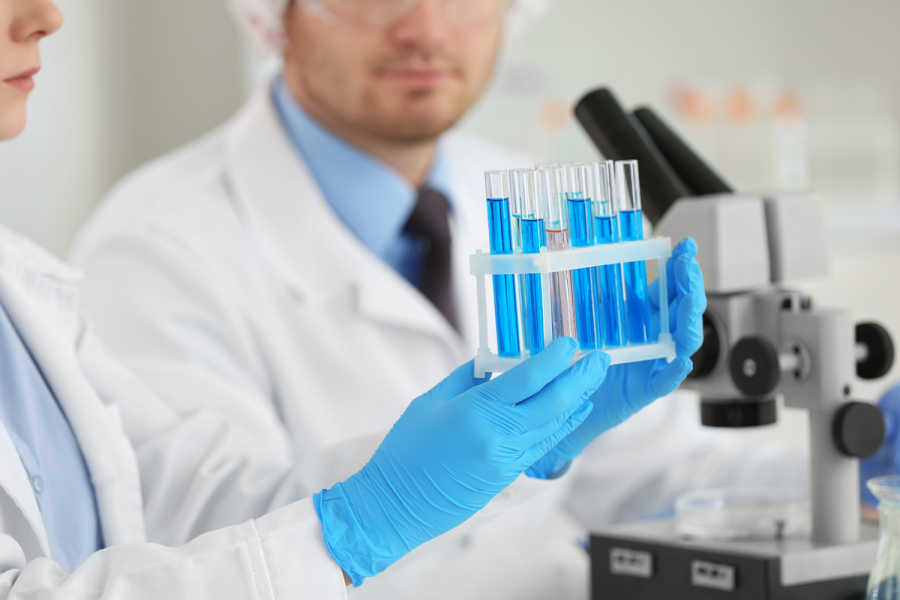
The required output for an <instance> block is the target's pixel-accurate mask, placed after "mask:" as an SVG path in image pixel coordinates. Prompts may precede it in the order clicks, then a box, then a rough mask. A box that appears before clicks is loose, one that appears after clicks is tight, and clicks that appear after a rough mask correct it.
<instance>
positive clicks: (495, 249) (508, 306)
mask: <svg viewBox="0 0 900 600" xmlns="http://www.w3.org/2000/svg"><path fill="white" fill-rule="evenodd" d="M484 186H485V191H486V192H487V194H486V195H487V208H488V229H489V231H490V238H491V254H512V253H513V236H512V228H511V226H510V215H509V174H508V173H507V172H506V171H488V172H486V173H485V174H484ZM493 277H494V315H495V316H496V319H497V350H498V354H499V355H500V356H503V357H507V358H517V357H519V356H520V355H521V351H520V350H519V316H518V314H517V311H516V279H515V276H514V275H494V276H493Z"/></svg>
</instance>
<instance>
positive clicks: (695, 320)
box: [673, 294, 706, 358]
mask: <svg viewBox="0 0 900 600" xmlns="http://www.w3.org/2000/svg"><path fill="white" fill-rule="evenodd" d="M705 311H706V295H703V296H696V295H693V294H691V295H688V296H685V297H684V298H682V299H681V301H680V302H679V303H678V307H677V308H676V310H675V327H674V331H673V338H674V339H675V353H676V354H677V355H678V356H680V357H685V358H687V357H691V356H693V355H694V354H695V353H696V352H697V350H699V349H700V346H702V345H703V313H704V312H705Z"/></svg>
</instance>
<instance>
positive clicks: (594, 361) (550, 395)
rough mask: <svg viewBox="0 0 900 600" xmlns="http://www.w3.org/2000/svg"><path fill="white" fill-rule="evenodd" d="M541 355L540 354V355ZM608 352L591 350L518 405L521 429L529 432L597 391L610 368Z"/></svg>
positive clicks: (582, 401)
mask: <svg viewBox="0 0 900 600" xmlns="http://www.w3.org/2000/svg"><path fill="white" fill-rule="evenodd" d="M538 356H540V355H538ZM609 363H610V358H609V355H608V354H606V353H605V352H591V353H590V354H588V355H587V356H585V357H584V358H583V359H581V360H580V361H578V362H577V363H575V364H574V365H572V367H571V368H569V369H568V370H567V371H566V372H565V373H563V374H562V375H560V376H559V377H557V378H556V379H554V380H553V381H552V382H551V383H550V384H549V385H547V386H546V387H544V388H543V389H542V390H541V391H540V392H538V393H537V394H535V395H533V396H532V397H531V398H529V399H528V400H526V401H524V402H522V403H521V404H519V405H518V406H517V407H516V409H517V410H516V415H517V417H518V420H519V422H520V423H521V426H522V430H523V431H527V430H529V429H532V428H534V427H537V426H538V425H540V424H542V423H547V422H548V421H552V420H553V419H556V418H557V417H558V416H559V415H561V414H565V413H566V412H569V411H570V410H571V409H572V407H575V408H577V407H578V406H579V405H581V404H582V403H584V402H585V401H586V400H587V399H588V398H590V397H591V395H592V394H593V393H594V392H595V391H597V388H599V387H600V384H601V383H603V380H604V379H606V373H607V371H608V370H609Z"/></svg>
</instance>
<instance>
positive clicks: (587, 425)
mask: <svg viewBox="0 0 900 600" xmlns="http://www.w3.org/2000/svg"><path fill="white" fill-rule="evenodd" d="M696 256H697V244H696V242H694V240H692V239H691V238H685V239H683V240H682V241H681V242H680V243H679V244H678V245H677V246H675V248H674V249H673V250H672V256H671V258H670V259H669V261H668V263H667V266H666V274H667V277H668V281H669V315H670V319H671V321H670V322H671V324H672V327H671V329H672V337H673V339H674V340H675V351H676V354H677V357H676V358H675V360H673V361H672V362H671V363H667V362H666V361H665V360H664V359H659V360H650V361H644V362H637V363H629V364H624V365H614V366H612V367H611V368H610V369H609V374H608V375H607V377H606V379H605V380H604V382H603V384H602V385H601V386H600V388H599V389H598V390H597V392H596V393H595V394H594V395H593V396H592V397H591V403H592V404H593V405H594V409H593V411H591V414H590V416H589V417H588V418H587V419H586V420H585V422H584V423H583V424H582V425H581V426H580V427H578V429H576V430H575V431H574V432H572V433H571V434H570V435H569V436H567V437H566V438H565V439H564V440H563V441H562V442H560V443H559V444H558V445H557V446H556V447H555V448H554V449H553V450H551V451H550V452H548V453H547V455H546V456H544V458H542V459H540V460H539V461H538V462H537V463H535V464H534V466H532V467H531V468H529V469H528V471H526V473H527V474H528V475H529V476H530V477H535V478H538V479H549V478H552V477H557V476H559V475H560V474H562V473H565V471H566V470H567V469H568V465H569V463H570V462H571V461H572V460H573V459H574V458H576V457H578V456H579V455H581V453H582V452H583V451H584V449H585V448H587V446H588V445H589V444H590V443H591V442H593V441H594V440H595V439H596V438H597V436H599V435H600V434H601V433H603V432H604V431H608V430H609V429H612V428H613V427H615V426H616V425H619V424H620V423H622V422H624V421H625V420H627V419H628V418H629V417H630V416H631V415H633V414H635V413H636V412H638V411H639V410H641V409H642V408H644V407H645V406H647V405H648V404H650V403H651V402H653V401H654V400H656V399H658V398H661V397H663V396H665V395H667V394H671V393H672V392H674V391H675V390H676V389H678V386H679V385H681V382H682V381H684V379H685V377H687V376H688V374H689V373H690V372H691V369H693V363H692V362H691V356H693V355H694V353H695V352H697V350H699V349H700V346H701V345H702V344H703V313H704V311H705V310H706V292H705V288H704V284H703V273H702V272H701V271H700V265H699V264H698V263H697V259H696ZM648 295H649V298H650V318H651V323H650V326H651V333H652V334H653V336H654V337H656V336H657V335H659V280H657V281H654V282H653V283H652V284H650V286H649V289H648Z"/></svg>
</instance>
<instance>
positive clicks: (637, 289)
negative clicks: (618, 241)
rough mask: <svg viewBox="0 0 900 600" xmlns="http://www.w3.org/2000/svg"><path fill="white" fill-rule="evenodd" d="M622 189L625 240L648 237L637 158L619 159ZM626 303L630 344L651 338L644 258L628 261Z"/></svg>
mask: <svg viewBox="0 0 900 600" xmlns="http://www.w3.org/2000/svg"><path fill="white" fill-rule="evenodd" d="M616 182H617V184H618V192H619V227H620V228H621V231H622V241H625V242H634V241H638V240H642V239H644V222H643V213H642V212H641V181H640V177H639V175H638V163H637V161H636V160H620V161H617V162H616ZM624 267H625V269H624V270H625V306H626V322H627V324H628V325H627V327H626V330H627V335H628V343H629V344H643V343H646V342H649V341H650V302H649V299H648V297H647V267H646V266H645V265H644V261H638V262H631V263H625V265H624Z"/></svg>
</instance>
